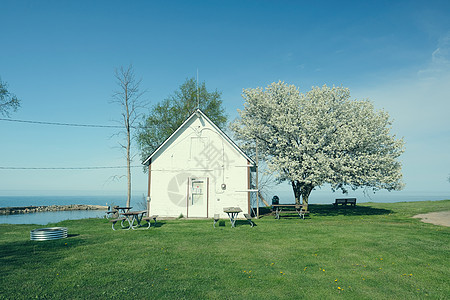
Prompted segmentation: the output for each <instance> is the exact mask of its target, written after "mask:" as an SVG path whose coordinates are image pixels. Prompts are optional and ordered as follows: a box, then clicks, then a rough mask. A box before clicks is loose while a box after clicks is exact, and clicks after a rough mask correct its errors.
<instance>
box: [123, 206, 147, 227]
mask: <svg viewBox="0 0 450 300" xmlns="http://www.w3.org/2000/svg"><path fill="white" fill-rule="evenodd" d="M146 213H147V211H146V210H140V211H128V212H124V213H122V214H121V215H123V216H125V218H126V220H127V221H128V224H129V226H128V229H130V228H132V229H136V228H137V227H140V226H141V220H142V218H143V217H144V215H145V214H146ZM134 221H136V225H134ZM122 223H123V221H122Z"/></svg>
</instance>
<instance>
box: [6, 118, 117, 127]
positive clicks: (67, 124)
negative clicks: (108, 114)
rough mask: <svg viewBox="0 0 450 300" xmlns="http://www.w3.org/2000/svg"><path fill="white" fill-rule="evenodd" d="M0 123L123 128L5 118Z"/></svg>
mask: <svg viewBox="0 0 450 300" xmlns="http://www.w3.org/2000/svg"><path fill="white" fill-rule="evenodd" d="M0 121H8V122H18V123H29V124H40V125H57V126H72V127H93V128H123V126H119V125H95V124H75V123H61V122H42V121H28V120H17V119H5V118H0Z"/></svg>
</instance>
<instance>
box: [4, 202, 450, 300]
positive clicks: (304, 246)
mask: <svg viewBox="0 0 450 300" xmlns="http://www.w3.org/2000/svg"><path fill="white" fill-rule="evenodd" d="M444 210H450V200H445V201H433V202H411V203H391V204H386V203H367V204H359V205H357V207H356V208H342V209H337V210H336V209H333V208H332V206H331V205H311V206H310V211H311V217H310V218H307V219H305V220H300V219H298V218H295V217H284V218H283V217H282V218H281V219H280V220H275V219H274V218H273V216H265V217H263V218H261V219H259V220H255V223H256V224H257V226H255V227H254V228H250V226H249V225H248V223H247V222H246V221H244V220H242V221H241V220H239V221H238V222H237V226H236V228H230V223H229V221H228V220H227V221H225V222H221V223H222V224H223V223H225V226H219V227H217V228H215V229H214V228H213V226H212V223H213V221H212V220H170V221H161V222H160V223H159V226H158V227H156V228H153V227H152V228H151V229H149V230H135V231H133V230H129V231H126V230H118V231H112V230H111V226H110V223H109V222H108V221H107V220H102V219H90V220H74V221H64V222H61V223H58V224H53V225H55V226H65V227H67V228H68V230H69V237H68V238H67V239H63V240H57V241H46V242H35V241H30V240H29V237H30V230H31V229H34V228H37V227H41V226H38V225H4V224H3V225H0V274H1V276H0V299H35V298H38V299H42V298H44V299H90V298H102V299H109V298H113V299H125V298H127V297H133V298H138V299H157V298H162V299H180V298H185V299H198V298H201V299H206V298H212V299H243V298H250V299H274V298H275V299H295V298H305V299H339V298H345V299H427V298H429V299H448V295H450V283H449V279H450V261H449V258H450V255H449V250H450V228H448V227H443V226H436V225H432V224H426V223H422V222H420V221H419V220H418V219H412V218H411V216H413V215H415V214H418V213H426V212H431V211H444ZM53 225H49V226H53Z"/></svg>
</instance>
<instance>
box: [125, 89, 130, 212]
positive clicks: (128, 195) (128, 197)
mask: <svg viewBox="0 0 450 300" xmlns="http://www.w3.org/2000/svg"><path fill="white" fill-rule="evenodd" d="M128 100H129V99H128V90H127V89H126V90H125V106H126V120H125V127H126V129H127V179H128V180H127V181H128V194H127V207H130V206H131V157H130V151H131V129H130V110H129V108H128Z"/></svg>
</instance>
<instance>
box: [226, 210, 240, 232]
mask: <svg viewBox="0 0 450 300" xmlns="http://www.w3.org/2000/svg"><path fill="white" fill-rule="evenodd" d="M223 212H225V213H227V214H228V217H229V218H230V222H231V227H232V228H233V227H235V223H236V217H237V215H238V214H239V213H240V212H242V209H241V208H240V207H224V208H223Z"/></svg>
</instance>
